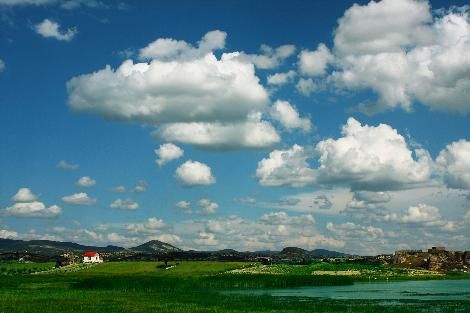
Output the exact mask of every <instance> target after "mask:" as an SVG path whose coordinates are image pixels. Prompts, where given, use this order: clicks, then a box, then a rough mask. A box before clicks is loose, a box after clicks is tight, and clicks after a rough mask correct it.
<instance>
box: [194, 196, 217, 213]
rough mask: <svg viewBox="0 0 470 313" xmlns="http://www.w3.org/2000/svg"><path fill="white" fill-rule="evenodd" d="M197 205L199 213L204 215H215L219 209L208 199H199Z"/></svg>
mask: <svg viewBox="0 0 470 313" xmlns="http://www.w3.org/2000/svg"><path fill="white" fill-rule="evenodd" d="M197 204H198V206H199V207H200V213H201V214H204V215H210V214H215V213H216V212H217V209H218V208H219V205H218V204H217V203H215V202H213V201H211V200H210V199H200V200H199V201H198V202H197Z"/></svg>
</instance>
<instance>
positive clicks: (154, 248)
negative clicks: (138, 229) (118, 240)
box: [129, 240, 183, 253]
mask: <svg viewBox="0 0 470 313" xmlns="http://www.w3.org/2000/svg"><path fill="white" fill-rule="evenodd" d="M129 250H132V251H136V252H144V253H162V252H163V253H165V252H181V251H183V250H181V249H179V248H177V247H175V246H172V245H170V244H169V243H166V242H162V241H159V240H151V241H149V242H146V243H144V244H141V245H140V246H137V247H133V248H130V249H129Z"/></svg>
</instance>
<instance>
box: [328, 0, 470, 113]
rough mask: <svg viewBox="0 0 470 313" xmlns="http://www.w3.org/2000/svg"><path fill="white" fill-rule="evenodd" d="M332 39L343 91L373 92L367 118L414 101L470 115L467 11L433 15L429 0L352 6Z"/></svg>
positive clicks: (469, 21) (407, 107)
mask: <svg viewBox="0 0 470 313" xmlns="http://www.w3.org/2000/svg"><path fill="white" fill-rule="evenodd" d="M338 23H339V24H338V28H337V30H336V32H335V37H334V43H335V45H334V52H335V55H336V60H335V64H336V68H337V69H336V71H334V72H333V74H332V76H331V77H330V80H331V81H334V82H335V83H336V85H337V86H338V87H340V88H347V89H351V90H357V89H371V90H373V91H374V92H376V93H377V95H378V99H377V101H376V103H363V104H362V107H361V108H362V109H363V110H365V111H366V112H369V113H374V112H377V111H381V110H385V109H390V108H395V107H401V108H403V109H405V110H411V108H412V103H413V102H414V101H418V102H421V103H423V104H425V105H427V106H429V107H431V108H432V109H436V110H444V111H456V112H462V113H468V112H469V111H470V102H469V101H468V93H467V90H469V88H470V75H469V74H468V73H469V71H470V19H469V14H468V9H466V8H465V7H464V8H454V9H453V10H451V11H448V12H443V11H441V13H440V14H438V15H437V16H435V18H434V19H433V16H432V14H431V11H430V6H429V3H428V2H427V1H416V0H383V1H380V2H374V1H372V2H370V3H369V4H367V5H363V6H361V5H357V4H355V5H353V6H352V7H351V8H350V9H348V10H347V11H346V12H345V14H344V16H343V17H342V18H340V19H339V21H338Z"/></svg>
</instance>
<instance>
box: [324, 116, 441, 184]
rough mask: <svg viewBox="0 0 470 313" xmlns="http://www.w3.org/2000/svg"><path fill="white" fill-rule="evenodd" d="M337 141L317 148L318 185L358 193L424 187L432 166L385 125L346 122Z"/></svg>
mask: <svg viewBox="0 0 470 313" xmlns="http://www.w3.org/2000/svg"><path fill="white" fill-rule="evenodd" d="M342 135H343V137H340V138H338V139H326V140H323V141H320V142H319V143H318V144H317V145H316V148H315V150H316V153H317V154H318V156H319V163H320V165H319V167H318V172H317V176H318V178H317V181H318V183H320V184H338V183H343V184H349V185H350V186H351V187H352V188H353V189H358V190H382V191H384V190H391V189H403V188H408V187H412V186H413V185H419V184H423V183H426V182H427V181H428V180H429V178H430V176H431V173H432V167H433V162H432V159H431V157H430V155H429V153H428V152H427V151H426V150H424V149H415V150H414V151H412V150H411V149H410V148H409V147H408V144H407V143H406V141H405V138H404V137H403V136H402V135H400V134H399V133H398V132H397V130H395V129H393V128H392V127H391V126H389V125H387V124H379V125H378V126H368V125H361V123H360V122H358V121H357V120H355V119H353V118H349V119H348V121H347V123H346V125H344V126H343V128H342Z"/></svg>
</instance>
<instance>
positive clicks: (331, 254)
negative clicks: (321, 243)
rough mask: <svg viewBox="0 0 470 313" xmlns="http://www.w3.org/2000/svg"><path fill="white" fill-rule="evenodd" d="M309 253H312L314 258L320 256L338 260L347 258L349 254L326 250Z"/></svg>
mask: <svg viewBox="0 0 470 313" xmlns="http://www.w3.org/2000/svg"><path fill="white" fill-rule="evenodd" d="M310 253H312V254H313V255H315V256H322V257H326V258H340V257H345V256H349V254H347V253H342V252H338V251H330V250H326V249H315V250H312V251H310Z"/></svg>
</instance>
